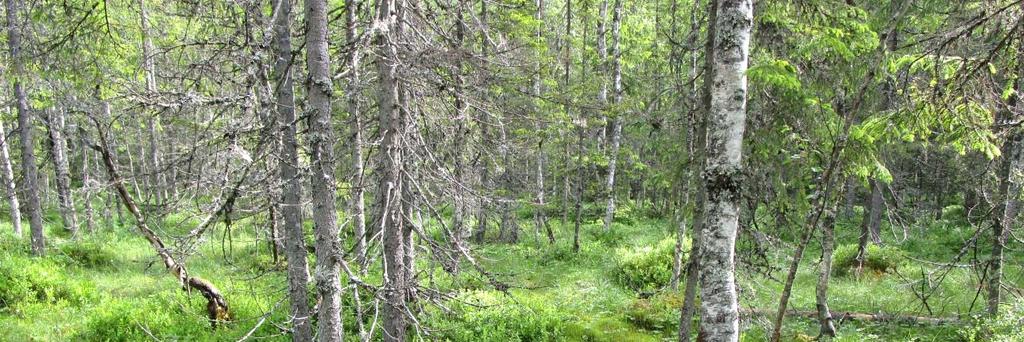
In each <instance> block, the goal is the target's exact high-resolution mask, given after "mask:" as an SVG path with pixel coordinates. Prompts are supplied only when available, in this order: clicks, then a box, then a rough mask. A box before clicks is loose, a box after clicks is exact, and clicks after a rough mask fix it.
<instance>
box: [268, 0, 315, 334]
mask: <svg viewBox="0 0 1024 342" xmlns="http://www.w3.org/2000/svg"><path fill="white" fill-rule="evenodd" d="M273 6H274V8H276V9H277V15H275V16H274V25H273V27H274V44H273V45H274V72H273V79H274V82H273V84H275V85H276V86H277V89H275V93H274V97H275V98H276V108H275V109H276V111H277V126H278V129H277V131H280V134H281V137H280V145H279V148H280V151H279V153H280V157H279V160H278V163H277V167H278V180H279V181H280V183H281V200H280V201H281V204H280V211H281V223H282V226H281V230H282V231H283V233H284V238H285V239H284V240H285V241H284V245H285V248H284V252H285V258H287V259H288V299H289V301H290V310H291V316H292V317H291V319H292V341H295V342H299V341H311V340H312V339H313V328H312V323H311V320H310V317H309V315H310V312H309V297H308V296H309V294H308V292H309V291H308V289H307V288H306V286H307V284H308V283H309V266H307V264H306V254H307V252H306V240H305V237H304V236H305V234H304V233H303V230H302V180H301V178H299V172H298V169H299V153H298V145H299V142H298V141H297V139H296V131H297V129H296V125H297V124H298V123H297V122H296V119H295V90H294V85H293V83H292V75H293V74H292V71H293V69H292V67H293V66H292V41H291V25H292V4H291V1H288V0H275V1H274V5H273Z"/></svg>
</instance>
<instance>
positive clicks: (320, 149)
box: [305, 0, 344, 341]
mask: <svg viewBox="0 0 1024 342" xmlns="http://www.w3.org/2000/svg"><path fill="white" fill-rule="evenodd" d="M305 4H306V69H307V72H308V75H307V78H306V94H307V102H308V103H307V106H308V107H307V112H308V118H307V120H308V122H309V152H310V158H309V159H310V188H311V189H310V190H311V191H310V193H311V197H312V202H313V236H314V238H315V242H314V246H313V248H314V250H315V252H316V270H315V272H314V276H313V278H314V279H315V281H316V292H317V296H318V297H319V302H320V305H319V308H320V309H319V311H317V322H318V324H317V339H318V340H319V341H341V339H342V337H343V336H344V329H343V327H342V320H341V257H342V247H341V237H340V234H339V233H340V230H339V229H338V209H337V205H336V203H335V194H336V187H337V184H336V183H335V181H334V143H335V138H334V127H333V126H332V125H331V122H332V120H331V95H332V93H333V91H334V88H333V85H332V83H331V71H330V56H329V54H328V48H327V19H328V18H327V0H307V1H306V2H305Z"/></svg>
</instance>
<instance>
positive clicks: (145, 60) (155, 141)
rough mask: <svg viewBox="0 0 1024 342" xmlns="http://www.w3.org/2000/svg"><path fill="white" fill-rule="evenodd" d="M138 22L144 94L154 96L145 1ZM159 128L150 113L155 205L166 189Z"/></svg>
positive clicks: (153, 66) (141, 2)
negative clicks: (140, 36) (162, 175)
mask: <svg viewBox="0 0 1024 342" xmlns="http://www.w3.org/2000/svg"><path fill="white" fill-rule="evenodd" d="M139 22H140V27H141V32H142V70H143V72H144V73H145V78H146V92H147V93H148V95H149V96H155V95H156V92H157V87H156V64H155V63H154V62H153V56H154V54H155V53H156V51H155V50H156V49H155V48H154V47H153V39H152V37H151V35H150V32H149V14H148V13H147V12H146V0H139ZM158 126H160V116H159V115H158V113H152V116H149V117H148V118H147V120H146V134H147V135H148V138H149V145H148V146H147V151H146V152H147V153H146V157H148V158H147V159H146V162H145V163H144V164H149V170H148V171H149V190H150V192H151V193H152V194H153V195H154V196H155V198H156V201H157V203H163V201H164V198H165V192H166V189H165V187H164V186H163V179H162V178H161V177H160V175H161V170H160V148H159V138H160V137H159V135H158V133H157V127H158Z"/></svg>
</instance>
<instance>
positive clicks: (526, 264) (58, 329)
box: [0, 217, 1024, 341]
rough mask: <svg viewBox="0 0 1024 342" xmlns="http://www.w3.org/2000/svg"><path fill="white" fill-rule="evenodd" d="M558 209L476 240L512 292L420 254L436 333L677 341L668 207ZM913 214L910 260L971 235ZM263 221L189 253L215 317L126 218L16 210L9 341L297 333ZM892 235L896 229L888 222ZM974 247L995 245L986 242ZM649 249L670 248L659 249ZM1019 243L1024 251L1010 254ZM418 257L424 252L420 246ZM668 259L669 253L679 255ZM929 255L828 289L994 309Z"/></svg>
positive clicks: (963, 327) (919, 308) (807, 323)
mask: <svg viewBox="0 0 1024 342" xmlns="http://www.w3.org/2000/svg"><path fill="white" fill-rule="evenodd" d="M51 222H54V221H51ZM168 222H172V223H169V224H166V225H165V228H164V231H163V232H162V233H163V234H164V235H165V236H172V235H174V234H175V233H178V234H180V233H181V232H184V231H187V230H188V228H190V224H191V222H194V218H185V217H172V218H170V219H168ZM552 224H553V228H554V229H555V231H556V239H557V242H556V243H555V245H553V246H552V245H548V244H547V242H546V241H544V238H543V234H542V235H541V236H540V237H539V238H540V240H537V239H535V237H534V235H533V233H534V232H533V226H532V225H531V224H530V221H529V220H525V219H524V221H523V223H522V229H523V231H522V232H521V234H520V235H521V242H520V243H518V244H514V245H513V244H504V243H490V244H486V245H481V246H476V256H477V258H478V260H479V261H480V263H481V264H482V266H483V267H484V268H485V269H487V270H488V271H489V272H492V273H493V274H494V276H495V277H496V278H498V279H499V280H501V281H502V282H504V283H507V284H509V285H510V286H511V289H510V290H509V291H508V294H507V295H506V294H503V293H501V292H498V291H495V290H493V289H492V287H491V286H490V285H488V284H487V281H485V279H483V277H481V276H480V275H479V274H477V273H476V272H473V271H472V270H471V269H470V267H469V266H468V265H464V266H463V269H464V271H463V272H462V273H460V275H459V276H454V277H453V276H450V275H447V274H445V273H444V272H443V271H442V270H441V269H440V267H435V265H434V264H433V263H431V262H428V261H422V262H420V263H419V264H418V267H419V269H420V279H421V285H423V287H424V288H428V287H429V288H437V289H440V290H442V291H441V292H443V293H446V294H454V295H453V296H443V298H447V299H445V300H443V302H442V303H443V305H444V307H443V309H441V308H438V307H436V306H429V307H427V308H426V309H424V310H423V311H422V312H421V314H420V316H419V319H420V323H421V324H422V325H423V326H425V327H429V328H430V329H431V330H432V331H433V333H434V334H435V335H434V336H435V337H438V338H440V339H442V340H444V339H448V340H452V341H470V340H472V341H483V340H487V341H508V340H524V341H525V340H567V341H575V340H594V341H663V340H674V336H675V331H676V329H677V326H678V317H679V310H678V307H679V305H680V302H681V301H682V299H681V298H682V296H681V295H680V294H679V292H681V291H671V290H665V289H663V288H660V287H652V286H647V285H641V286H637V285H636V283H630V281H631V279H632V280H636V279H641V280H644V281H646V280H651V281H652V283H658V282H657V281H656V280H658V279H659V277H662V276H663V275H664V268H663V267H661V269H658V270H656V271H655V272H653V273H652V272H650V271H649V269H647V268H645V267H646V264H645V263H648V264H649V263H654V264H657V265H664V263H665V260H666V259H665V253H664V251H666V250H669V251H670V250H671V246H672V240H671V236H672V233H671V230H670V228H669V225H668V223H667V222H665V221H661V220H654V219H624V220H621V221H619V222H616V224H615V225H614V227H613V232H612V233H603V232H602V229H601V226H600V224H599V223H598V221H597V220H593V221H591V222H589V223H588V224H585V225H584V226H583V229H582V233H581V248H580V252H579V253H573V252H572V249H571V240H572V235H571V234H572V229H571V228H572V227H571V226H570V225H564V226H563V225H562V224H561V223H560V222H559V220H557V219H556V220H552ZM26 228H27V226H26ZM909 229H920V230H923V231H919V232H915V233H914V234H911V236H926V237H932V238H929V239H920V240H906V241H902V242H899V243H897V242H891V243H890V245H891V246H895V247H898V248H899V249H900V250H902V251H903V253H904V254H905V255H908V256H911V257H912V258H914V259H919V260H931V261H935V262H946V261H947V260H948V259H950V258H951V257H952V256H953V255H954V254H955V253H956V252H957V251H958V250H959V247H960V244H961V243H962V242H963V241H964V240H966V239H968V238H970V236H971V234H972V231H970V229H968V228H967V227H962V226H958V225H956V224H952V223H950V222H945V221H942V220H939V221H936V222H932V223H930V224H928V225H927V227H910V228H909ZM494 230H495V231H496V229H494ZM115 231H116V232H115ZM253 231H254V230H253V228H252V225H251V224H249V225H247V224H246V221H241V222H239V223H238V224H236V225H235V226H233V228H232V229H231V231H230V232H228V231H226V230H224V229H223V227H220V228H218V229H215V230H211V231H210V232H209V233H208V235H207V236H206V237H205V239H206V241H205V242H204V243H202V244H201V245H200V247H199V248H198V250H197V251H196V252H195V253H194V254H192V255H191V256H190V257H189V258H188V266H189V270H190V272H191V274H193V275H199V276H201V277H204V278H206V279H208V280H211V281H212V282H213V283H214V284H216V286H218V287H219V288H220V289H221V290H222V292H223V293H224V294H225V295H226V296H227V298H228V300H229V303H230V305H231V310H232V312H233V314H232V315H233V321H232V322H230V323H228V324H227V325H226V326H225V327H221V328H218V329H215V330H211V329H210V327H209V324H208V322H207V321H206V319H205V316H204V313H205V311H204V307H205V301H204V300H202V298H201V297H200V296H198V295H192V296H189V295H188V294H187V293H185V292H183V291H181V289H180V288H179V287H178V286H177V285H176V283H175V280H174V279H173V278H172V277H171V276H170V275H169V274H168V273H167V272H165V271H164V270H163V267H162V265H161V264H160V263H159V262H158V261H157V259H156V258H155V257H154V254H153V253H152V251H151V249H150V247H149V246H148V245H147V244H146V242H145V240H143V239H142V238H140V237H137V235H136V234H135V232H134V230H132V229H131V227H130V226H126V227H123V228H116V229H115V228H104V229H101V230H100V231H99V232H95V233H92V234H90V235H87V236H85V237H83V238H81V239H79V240H70V239H69V238H68V237H67V236H66V234H64V233H63V232H61V231H59V229H56V228H53V229H51V230H50V231H48V236H49V237H50V239H49V240H48V251H49V255H48V256H47V257H45V258H31V257H29V256H28V246H27V241H23V240H17V239H14V238H13V237H12V236H11V233H10V227H9V225H8V224H0V246H3V250H0V331H2V332H3V333H2V334H0V340H2V341H64V340H89V341H91V340H111V341H134V340H164V341H166V340H189V341H196V340H200V341H202V340H210V341H221V340H237V339H239V338H240V337H242V336H245V335H247V334H248V333H249V332H250V330H253V332H252V334H251V337H256V338H258V339H259V340H287V338H286V336H284V335H283V334H282V332H281V331H282V329H281V328H282V327H283V325H282V322H285V321H286V317H287V307H288V305H287V303H286V302H283V300H282V298H284V296H285V290H286V281H285V279H284V278H285V277H284V273H283V272H281V270H282V267H281V266H280V265H277V266H275V265H274V264H273V262H272V256H271V255H270V253H269V252H268V250H269V248H267V246H266V242H265V241H266V240H265V238H264V240H260V241H258V242H257V239H256V238H255V237H254V236H255V235H254V234H253ZM493 233H496V232H493ZM856 234H857V232H856V226H855V225H854V224H852V223H848V222H845V221H843V220H841V221H840V224H839V230H838V231H837V242H838V243H837V245H845V244H848V243H851V242H855V241H856ZM886 238H887V241H888V240H895V238H894V237H893V235H892V234H889V235H888V236H886ZM168 241H172V240H171V239H168ZM983 241H984V240H983ZM747 243H749V241H748V242H747ZM767 243H770V244H771V245H769V246H768V247H769V248H768V249H767V250H769V252H768V253H766V255H765V256H766V257H767V259H766V261H767V262H766V263H764V262H762V263H758V262H754V263H753V265H751V264H746V265H741V266H740V267H739V268H738V274H739V275H738V276H739V289H740V294H741V302H740V303H741V306H742V307H743V308H744V309H747V310H752V311H759V312H764V311H767V312H774V308H775V307H776V306H777V305H778V297H779V293H780V291H781V288H782V284H781V282H780V281H777V280H773V279H772V277H773V278H775V279H782V278H784V277H785V272H784V270H780V269H777V268H779V267H780V266H782V265H784V264H785V260H787V258H788V254H789V253H790V252H791V250H792V247H793V246H792V245H791V244H789V243H785V242H779V241H774V242H767ZM741 244H742V242H741ZM178 247H181V246H178ZM747 247H749V246H747ZM659 251H661V252H659ZM972 253H973V251H972ZM977 253H979V255H985V254H984V253H985V252H984V250H982V249H979V250H978V251H977ZM649 254H658V255H660V256H655V257H653V258H650V257H648V256H649ZM638 256H639V257H638ZM819 257H820V248H819V247H818V245H817V243H816V242H815V243H812V245H811V246H810V247H809V248H808V251H807V253H806V254H805V257H804V261H803V262H802V264H801V268H800V272H799V273H798V276H797V278H796V285H795V288H794V293H793V296H792V299H791V301H790V308H792V309H796V310H805V311H806V310H813V309H814V298H815V297H814V285H815V283H816V282H817V266H818V265H817V264H818V260H819ZM1019 257H1020V256H1019V255H1018V254H1016V253H1015V254H1012V255H1011V256H1010V259H1011V260H1020V259H1019ZM420 259H421V260H426V259H427V258H426V257H425V253H423V255H421V257H420ZM638 259H639V260H641V262H640V264H639V265H640V266H637V267H638V268H636V269H634V270H633V271H635V272H633V271H631V272H632V273H630V272H626V271H623V267H624V266H623V265H625V263H624V260H633V261H635V260H638ZM652 260H653V261H652ZM668 260H669V262H671V257H670V254H669V258H668ZM749 260H757V259H756V258H755V259H749ZM763 261H764V260H763ZM759 264H766V265H772V266H773V267H775V268H776V269H774V270H772V272H771V273H770V275H771V277H767V276H765V275H764V268H761V267H755V265H759ZM920 264H921V263H919V262H916V263H909V262H907V263H903V264H902V265H900V266H899V267H898V268H897V270H896V271H895V272H889V273H878V272H870V273H867V274H865V275H863V276H861V277H859V278H854V277H852V276H836V277H834V278H833V279H832V282H831V291H830V296H829V301H830V302H829V303H830V306H831V308H832V310H833V312H837V313H838V312H859V313H885V314H902V315H916V316H929V317H961V318H963V321H969V320H970V319H969V318H970V317H971V315H970V314H968V312H969V311H968V310H969V309H970V308H972V307H973V309H970V310H971V311H970V312H971V313H975V314H977V313H979V312H980V311H982V310H983V306H984V293H982V295H981V296H980V297H977V296H976V294H977V293H978V290H979V289H978V285H977V284H978V279H977V276H976V275H975V274H974V273H973V272H972V271H971V270H970V269H967V268H952V269H951V270H950V272H949V273H948V275H947V276H946V277H945V278H944V280H943V281H942V282H941V283H938V282H935V283H933V285H934V284H938V285H937V286H935V287H934V291H929V293H931V297H930V298H929V300H928V306H927V307H926V306H925V305H923V304H922V301H921V300H920V299H919V298H918V296H917V295H915V293H917V292H920V289H921V288H922V286H924V285H922V284H923V283H922V282H920V280H921V279H922V278H921V277H922V274H925V275H927V274H929V273H931V274H932V276H933V277H934V276H936V275H937V274H938V273H935V271H936V270H937V266H935V265H928V266H920ZM1011 264H1013V265H1014V266H1012V267H1010V269H1008V270H1007V276H1006V278H1007V281H1008V282H1009V283H1010V284H1013V285H1014V286H1018V287H1019V286H1022V285H1024V276H1022V273H1021V270H1020V268H1019V267H1018V266H1016V264H1017V263H1013V262H1011ZM629 265H635V263H634V264H629ZM637 272H639V275H637V274H638V273H637ZM644 272H647V273H644ZM376 277H379V274H377V272H374V271H373V270H371V274H370V276H369V279H370V280H371V281H376V280H375V278H376ZM640 283H644V282H643V281H641V282H640ZM630 284H632V285H630ZM645 286H646V287H645ZM915 289H917V290H916V291H915ZM421 294H422V295H423V296H422V297H427V294H429V293H427V291H426V290H424V291H422V292H421ZM434 297H435V298H436V297H441V296H434ZM366 299H367V300H369V299H370V298H369V297H367V298H366ZM929 308H930V309H931V312H929V311H928V310H929ZM368 316H372V312H370V313H368ZM264 318H266V319H264ZM769 318H770V317H767V316H763V315H754V316H752V317H749V318H745V319H744V320H743V323H742V324H743V328H744V335H743V340H744V341H762V340H764V336H765V334H766V330H767V329H769V327H770V321H769ZM353 323H354V322H352V321H351V318H349V319H348V322H346V326H347V327H349V328H351V327H354V324H353ZM837 328H838V338H837V339H836V340H838V341H864V340H883V341H959V340H967V339H968V337H967V335H970V333H971V331H972V330H971V329H970V325H969V324H954V325H917V324H898V323H885V322H882V323H878V322H859V321H851V320H846V321H840V322H838V324H837ZM817 330H818V328H817V323H816V322H815V321H814V320H811V319H808V318H800V317H790V318H787V321H786V325H785V335H784V336H785V338H786V339H787V340H794V341H800V340H807V339H810V338H812V337H813V336H816V335H817ZM417 336H419V337H422V338H424V339H425V340H431V339H432V338H431V337H429V336H425V335H419V334H418V335H417Z"/></svg>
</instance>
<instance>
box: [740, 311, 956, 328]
mask: <svg viewBox="0 0 1024 342" xmlns="http://www.w3.org/2000/svg"><path fill="white" fill-rule="evenodd" d="M775 314H777V312H775V311H773V310H755V309H743V310H740V316H741V317H745V318H750V317H755V316H772V315H775ZM786 315H789V316H797V317H804V318H811V319H817V317H818V312H817V311H811V310H808V311H802V310H786ZM832 317H833V319H834V320H836V321H839V322H842V321H845V320H850V321H860V322H875V323H900V324H931V325H943V324H957V323H960V322H961V320H960V319H959V318H957V317H929V316H913V315H901V314H887V313H862V312H842V311H833V312H832Z"/></svg>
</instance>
